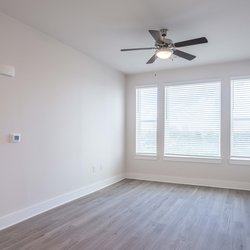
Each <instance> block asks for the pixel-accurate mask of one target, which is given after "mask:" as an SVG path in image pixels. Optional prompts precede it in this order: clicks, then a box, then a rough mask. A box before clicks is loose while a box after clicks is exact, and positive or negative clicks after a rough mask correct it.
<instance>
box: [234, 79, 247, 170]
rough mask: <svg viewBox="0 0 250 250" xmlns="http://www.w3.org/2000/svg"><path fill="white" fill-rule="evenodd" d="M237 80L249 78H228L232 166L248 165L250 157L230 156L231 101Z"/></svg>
mask: <svg viewBox="0 0 250 250" xmlns="http://www.w3.org/2000/svg"><path fill="white" fill-rule="evenodd" d="M237 80H249V82H250V76H249V75H247V76H234V77H231V78H230V111H229V112H230V130H229V137H230V150H229V163H230V164H232V165H250V156H249V157H245V158H244V157H236V156H232V141H233V133H232V129H233V101H234V81H237Z"/></svg>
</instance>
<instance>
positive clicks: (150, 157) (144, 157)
mask: <svg viewBox="0 0 250 250" xmlns="http://www.w3.org/2000/svg"><path fill="white" fill-rule="evenodd" d="M144 88H156V92H157V101H156V153H155V154H150V153H137V152H136V149H137V141H136V138H137V136H136V133H137V119H136V113H137V102H136V92H137V89H144ZM134 93H135V98H134V101H135V105H134V107H135V114H134V118H135V129H134V131H135V134H134V135H135V136H134V153H135V155H134V158H135V159H137V160H157V159H158V134H159V131H158V123H159V117H158V104H159V100H158V95H159V86H158V84H140V85H139V84H138V85H136V86H135V88H134Z"/></svg>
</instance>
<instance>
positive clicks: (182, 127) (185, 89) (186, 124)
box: [164, 82, 221, 158]
mask: <svg viewBox="0 0 250 250" xmlns="http://www.w3.org/2000/svg"><path fill="white" fill-rule="evenodd" d="M220 85H221V84H220V82H208V83H196V84H183V85H174V86H167V87H166V88H165V140H164V155H165V156H184V157H185V156H187V157H206V158H219V157H220V124H221V122H220V112H221V104H220V101H221V93H220V87H221V86H220Z"/></svg>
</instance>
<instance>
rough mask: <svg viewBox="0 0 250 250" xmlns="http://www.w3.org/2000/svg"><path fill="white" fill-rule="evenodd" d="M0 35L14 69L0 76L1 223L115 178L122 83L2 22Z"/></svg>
mask: <svg viewBox="0 0 250 250" xmlns="http://www.w3.org/2000/svg"><path fill="white" fill-rule="evenodd" d="M0 34H1V35H0V62H1V63H3V64H11V65H14V66H15V68H16V77H15V78H7V77H3V76H0V219H1V217H2V216H5V215H8V214H10V213H12V212H15V211H18V210H20V209H23V208H27V207H29V206H32V205H35V204H37V203H40V202H43V201H46V200H48V199H51V198H54V197H56V196H58V195H62V194H64V193H67V192H71V191H74V190H77V189H79V188H82V187H85V186H89V185H90V184H92V183H96V182H98V181H103V180H106V179H108V178H111V177H114V176H117V175H120V174H121V173H122V172H123V165H124V164H123V163H124V98H125V89H124V81H125V79H124V76H123V75H122V74H120V73H118V72H116V71H115V70H113V69H110V68H108V67H106V66H104V65H102V64H100V63H97V62H96V61H94V60H92V59H91V58H89V57H87V56H85V55H83V54H81V53H80V52H78V51H75V50H74V49H72V48H70V47H68V46H66V45H64V44H62V43H60V42H58V41H56V40H54V39H53V38H51V37H49V36H47V35H45V34H42V33H40V32H38V31H36V30H33V29H32V28H30V27H28V26H25V25H24V24H21V23H20V22H18V21H16V20H14V19H11V18H9V17H7V16H5V15H3V14H0ZM10 132H20V133H21V134H22V142H21V143H20V144H11V143H9V142H8V134H9V133H10ZM93 166H94V167H95V173H93V168H92V167H93Z"/></svg>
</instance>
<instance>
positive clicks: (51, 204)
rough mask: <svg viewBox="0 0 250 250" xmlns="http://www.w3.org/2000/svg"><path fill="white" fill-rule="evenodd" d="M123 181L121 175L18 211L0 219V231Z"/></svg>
mask: <svg viewBox="0 0 250 250" xmlns="http://www.w3.org/2000/svg"><path fill="white" fill-rule="evenodd" d="M123 179H124V176H123V175H119V176H114V177H111V178H108V179H105V180H102V181H99V182H96V183H93V184H91V185H88V186H86V187H82V188H80V189H77V190H75V191H73V192H69V193H66V194H63V195H60V196H57V197H55V198H52V199H50V200H47V201H44V202H41V203H39V204H35V205H33V206H31V207H27V208H24V209H22V210H18V211H16V212H14V213H11V214H8V215H5V216H3V217H0V230H2V229H5V228H7V227H10V226H12V225H14V224H17V223H19V222H21V221H24V220H27V219H29V218H31V217H33V216H36V215H38V214H41V213H43V212H46V211H48V210H50V209H52V208H55V207H58V206H61V205H63V204H66V203H68V202H70V201H73V200H75V199H78V198H80V197H83V196H85V195H88V194H90V193H93V192H96V191H98V190H100V189H103V188H105V187H107V186H110V185H112V184H114V183H116V182H119V181H121V180H123Z"/></svg>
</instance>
